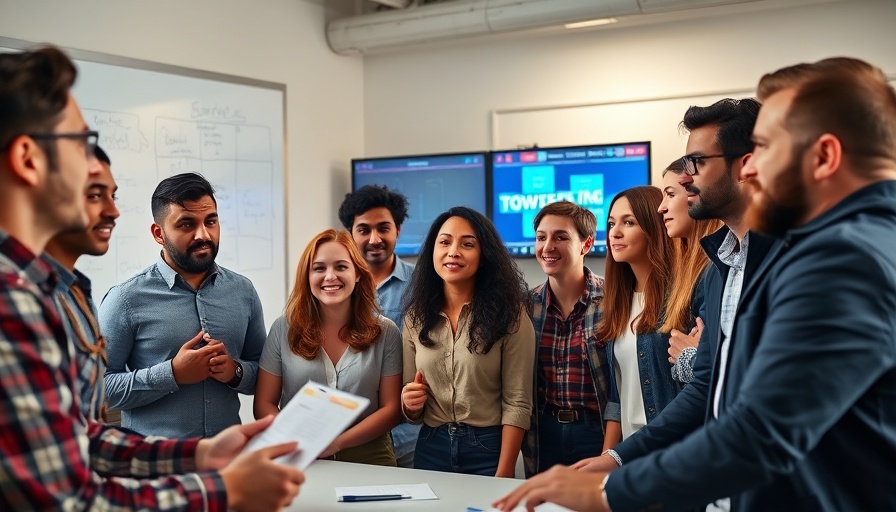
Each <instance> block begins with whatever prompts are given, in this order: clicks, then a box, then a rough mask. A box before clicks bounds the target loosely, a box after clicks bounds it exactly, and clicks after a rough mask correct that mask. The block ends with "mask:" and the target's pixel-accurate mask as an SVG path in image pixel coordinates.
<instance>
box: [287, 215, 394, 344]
mask: <svg viewBox="0 0 896 512" xmlns="http://www.w3.org/2000/svg"><path fill="white" fill-rule="evenodd" d="M328 242H336V243H338V244H340V245H342V246H343V247H345V248H346V249H347V250H348V254H349V257H350V258H351V260H352V264H354V266H355V272H357V274H358V276H359V277H360V278H361V279H360V280H359V281H358V282H357V283H355V289H354V291H353V292H352V297H351V314H350V316H349V321H348V323H347V324H345V325H344V326H342V328H341V329H339V339H341V340H342V341H344V342H346V343H348V346H350V347H351V348H352V349H353V350H357V351H363V350H365V349H366V348H367V347H369V346H371V345H373V344H374V343H375V342H376V340H378V339H379V337H380V334H381V332H382V328H381V327H380V324H379V322H378V321H377V318H376V315H378V314H379V313H380V309H379V307H378V306H377V305H376V287H375V286H374V284H373V276H372V275H371V273H370V268H369V267H368V266H367V262H366V261H364V257H363V256H361V252H360V251H358V248H357V247H356V246H355V242H354V241H353V240H352V236H351V235H350V234H349V233H348V232H347V231H342V230H340V231H336V230H335V229H328V230H326V231H323V232H321V233H320V234H318V235H317V236H315V237H314V238H312V239H311V242H309V243H308V246H307V247H305V252H303V253H302V258H301V259H300V260H299V266H298V268H297V269H296V283H295V286H293V288H292V293H290V295H289V300H288V301H287V302H286V313H285V316H286V322H287V324H288V325H289V328H288V330H287V333H286V338H287V340H288V341H289V348H290V350H292V351H293V353H295V354H297V355H300V356H302V357H304V358H305V359H314V358H315V357H317V352H318V351H319V350H320V346H321V341H322V338H323V334H322V332H321V323H322V319H321V316H320V304H319V302H318V300H317V297H315V296H314V294H312V293H311V283H310V282H309V280H308V273H309V272H310V271H311V264H312V262H313V261H314V255H315V253H317V248H318V247H320V246H321V245H323V244H325V243H328Z"/></svg>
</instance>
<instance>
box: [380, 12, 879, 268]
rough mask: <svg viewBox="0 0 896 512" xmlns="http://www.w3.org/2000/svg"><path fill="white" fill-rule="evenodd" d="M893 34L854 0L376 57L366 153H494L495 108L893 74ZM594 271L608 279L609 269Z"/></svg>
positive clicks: (647, 120) (674, 152)
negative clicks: (826, 66)
mask: <svg viewBox="0 0 896 512" xmlns="http://www.w3.org/2000/svg"><path fill="white" fill-rule="evenodd" d="M894 26H896V2H894V1H892V0H850V1H848V2H836V3H828V4H818V5H814V6H804V7H791V8H784V9H774V10H768V11H763V12H756V13H751V14H741V15H737V16H722V17H716V18H703V19H696V20H691V21H683V22H676V23H674V24H660V25H646V26H640V27H632V28H615V29H614V28H610V29H609V30H601V29H596V30H591V31H586V32H572V31H570V33H568V34H562V35H550V36H530V37H527V38H496V39H492V40H489V41H481V40H480V41H477V42H467V43H465V42H458V43H453V44H450V45H441V46H439V47H437V48H434V47H430V48H422V49H409V50H406V51H401V52H395V53H390V54H385V55H378V56H371V57H367V58H365V63H364V112H365V115H364V139H365V152H366V155H367V156H384V155H389V154H415V153H416V154H420V153H429V152H441V151H464V150H475V149H489V148H490V146H489V145H490V143H491V140H492V133H491V125H490V113H491V111H492V110H499V109H508V108H526V107H532V106H541V105H564V104H575V103H587V102H601V101H620V100H625V99H633V98H644V97H654V96H668V95H677V94H698V93H707V92H712V91H722V90H732V89H741V90H751V89H752V88H753V87H755V84H756V82H757V81H758V79H759V77H760V76H761V75H762V74H763V73H766V72H769V71H773V70H775V69H777V68H779V67H782V66H786V65H790V64H794V63H796V62H801V61H812V60H818V59H820V58H824V57H829V56H834V55H850V56H855V57H860V58H863V59H866V60H868V61H870V62H872V63H874V64H876V65H878V66H880V67H881V68H882V69H883V70H884V71H885V72H887V73H896V52H894V49H896V39H894V36H893V27H894ZM611 27H612V26H611ZM695 104H705V103H699V102H695ZM683 113H684V112H683V111H682V112H681V114H683ZM640 116H641V117H640V118H636V121H635V123H634V124H637V123H643V124H644V125H645V126H648V125H650V126H651V127H653V128H655V127H654V126H653V125H654V124H656V123H657V119H654V118H653V117H652V116H649V115H643V114H640ZM679 120H680V118H677V119H673V120H671V121H669V120H665V121H663V123H665V124H664V126H666V125H667V126H668V131H667V133H668V135H667V137H668V139H666V140H663V141H661V142H662V143H663V144H657V142H658V141H655V144H654V146H655V148H656V147H657V146H658V145H659V146H662V147H664V148H665V149H664V152H663V153H662V154H658V153H656V152H655V153H654V158H653V168H654V174H655V175H657V173H658V172H659V171H660V170H661V169H660V166H662V165H665V164H666V163H668V162H669V161H671V160H672V159H673V158H675V157H677V156H680V155H681V154H682V153H683V152H684V151H683V149H684V143H685V140H686V139H685V138H684V137H682V136H680V135H679V133H678V130H677V123H678V121H679ZM627 121H628V124H631V120H630V119H629V120H627ZM502 122H504V121H503V120H502ZM645 131H647V130H645ZM564 140H568V141H569V142H568V143H575V144H578V143H600V142H621V141H622V140H627V139H625V138H621V140H594V139H589V137H588V135H587V134H581V133H559V134H555V136H554V137H552V142H551V144H557V145H560V144H563V143H564V142H561V141H564ZM533 142H537V141H534V140H526V139H523V140H519V141H518V143H521V144H532V143H533ZM541 145H543V146H544V145H546V144H545V143H543V142H542V143H541ZM676 148H677V149H676ZM520 263H521V267H522V268H523V270H524V272H525V273H526V276H527V280H528V281H529V282H530V283H536V282H541V281H542V280H543V274H542V273H541V271H540V269H539V267H538V265H537V263H536V262H535V261H534V260H520ZM589 266H591V267H592V269H594V270H595V271H599V272H602V271H603V270H602V268H603V260H595V261H591V262H589Z"/></svg>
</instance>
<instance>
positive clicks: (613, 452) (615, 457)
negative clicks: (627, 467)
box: [603, 449, 622, 467]
mask: <svg viewBox="0 0 896 512" xmlns="http://www.w3.org/2000/svg"><path fill="white" fill-rule="evenodd" d="M603 455H609V456H610V457H613V460H615V461H616V464H618V465H619V467H622V457H620V456H619V454H618V453H616V450H613V449H609V450H607V451H605V452H604V453H603Z"/></svg>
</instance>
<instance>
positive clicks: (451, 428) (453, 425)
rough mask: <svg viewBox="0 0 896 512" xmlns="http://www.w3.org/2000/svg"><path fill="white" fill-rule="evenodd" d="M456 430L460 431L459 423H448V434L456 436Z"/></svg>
mask: <svg viewBox="0 0 896 512" xmlns="http://www.w3.org/2000/svg"><path fill="white" fill-rule="evenodd" d="M458 430H460V424H459V423H449V424H448V432H449V433H450V434H456V433H457V431H458Z"/></svg>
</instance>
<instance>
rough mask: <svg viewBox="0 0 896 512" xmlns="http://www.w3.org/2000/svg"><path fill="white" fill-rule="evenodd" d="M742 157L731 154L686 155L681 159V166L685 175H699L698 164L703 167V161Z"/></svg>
mask: <svg viewBox="0 0 896 512" xmlns="http://www.w3.org/2000/svg"><path fill="white" fill-rule="evenodd" d="M739 156H741V155H734V154H731V153H719V154H718V155H685V156H683V157H681V165H682V166H683V167H684V173H685V174H687V175H688V176H695V175H696V174H697V164H698V163H699V164H700V165H703V161H704V160H707V159H709V158H737V157H739Z"/></svg>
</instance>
